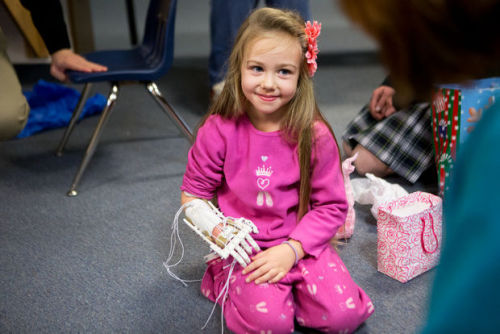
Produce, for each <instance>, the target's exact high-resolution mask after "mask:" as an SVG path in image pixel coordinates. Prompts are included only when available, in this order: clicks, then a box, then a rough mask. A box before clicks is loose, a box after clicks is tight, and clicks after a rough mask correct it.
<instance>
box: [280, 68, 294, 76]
mask: <svg viewBox="0 0 500 334" xmlns="http://www.w3.org/2000/svg"><path fill="white" fill-rule="evenodd" d="M291 73H292V71H290V70H287V69H284V68H283V69H281V70H279V74H281V75H289V74H291Z"/></svg>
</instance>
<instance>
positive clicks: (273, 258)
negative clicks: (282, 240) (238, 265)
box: [243, 240, 304, 284]
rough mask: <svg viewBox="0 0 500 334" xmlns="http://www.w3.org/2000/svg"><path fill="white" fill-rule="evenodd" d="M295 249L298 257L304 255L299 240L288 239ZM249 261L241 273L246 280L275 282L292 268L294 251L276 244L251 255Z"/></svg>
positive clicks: (283, 245) (286, 246) (258, 282)
mask: <svg viewBox="0 0 500 334" xmlns="http://www.w3.org/2000/svg"><path fill="white" fill-rule="evenodd" d="M290 243H292V244H293V245H294V247H295V249H297V252H298V255H299V258H302V257H303V256H304V251H303V249H302V246H301V244H300V242H298V241H295V240H290ZM252 260H253V261H252V263H250V264H249V265H248V266H247V267H246V268H245V269H244V270H243V275H246V274H248V273H250V275H248V277H247V278H246V282H247V283H250V282H252V281H255V284H260V283H266V282H268V283H276V282H278V281H280V280H281V279H282V278H283V277H285V275H286V274H287V273H288V272H289V271H290V269H292V267H293V265H294V263H295V252H294V251H293V249H292V248H291V247H290V246H289V245H286V244H281V245H277V246H274V247H271V248H268V249H266V250H265V251H263V252H260V253H258V254H257V255H255V256H253V257H252Z"/></svg>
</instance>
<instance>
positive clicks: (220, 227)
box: [184, 198, 260, 267]
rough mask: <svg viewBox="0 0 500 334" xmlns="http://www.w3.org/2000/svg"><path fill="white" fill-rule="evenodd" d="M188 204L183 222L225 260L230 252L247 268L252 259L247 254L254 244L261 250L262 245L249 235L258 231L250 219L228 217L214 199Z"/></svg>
mask: <svg viewBox="0 0 500 334" xmlns="http://www.w3.org/2000/svg"><path fill="white" fill-rule="evenodd" d="M185 206H186V209H185V210H184V214H185V217H186V218H184V222H185V223H186V224H187V225H188V226H189V227H190V228H191V229H192V230H193V231H195V232H196V233H197V234H198V235H199V236H200V237H201V238H202V239H203V240H205V241H206V242H207V243H208V244H209V245H210V248H211V249H212V250H213V251H214V252H215V253H217V254H218V255H219V256H220V257H222V258H223V259H227V258H228V257H229V255H231V256H232V257H233V258H234V259H235V260H236V261H238V263H239V264H240V265H241V266H243V267H246V266H247V264H249V263H250V262H251V260H250V257H249V256H248V254H252V252H253V250H252V247H253V249H255V250H256V251H260V247H259V245H257V243H256V242H255V240H253V238H252V237H251V236H250V233H251V232H253V233H258V232H259V231H258V230H257V227H256V226H255V225H254V224H253V223H252V222H251V221H250V220H248V219H245V218H237V219H235V218H231V217H225V216H224V215H223V214H222V213H221V212H220V211H219V210H218V209H217V208H216V207H215V206H214V205H213V204H212V203H211V202H209V201H206V200H202V199H199V198H196V199H193V200H191V201H189V202H188V203H186V204H185Z"/></svg>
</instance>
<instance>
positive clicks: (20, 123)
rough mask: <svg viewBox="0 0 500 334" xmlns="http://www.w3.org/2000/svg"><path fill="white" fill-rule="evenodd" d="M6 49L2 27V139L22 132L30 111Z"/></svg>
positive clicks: (0, 35)
mask: <svg viewBox="0 0 500 334" xmlns="http://www.w3.org/2000/svg"><path fill="white" fill-rule="evenodd" d="M6 50H7V41H6V39H5V35H4V33H3V31H2V28H0V141H3V140H7V139H10V138H13V137H15V136H16V135H17V134H18V133H19V132H21V130H22V129H23V128H24V126H25V125H26V122H27V120H28V114H29V111H30V109H29V105H28V102H27V101H26V98H25V97H24V95H23V93H22V90H21V84H20V83H19V79H18V77H17V74H16V72H15V71H14V67H13V66H12V64H11V62H10V60H9V58H8V56H7V52H6Z"/></svg>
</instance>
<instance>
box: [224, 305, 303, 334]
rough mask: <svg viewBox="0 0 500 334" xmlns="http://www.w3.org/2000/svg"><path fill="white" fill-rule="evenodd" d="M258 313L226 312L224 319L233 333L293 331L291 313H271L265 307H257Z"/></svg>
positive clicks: (250, 311) (246, 310)
mask: <svg viewBox="0 0 500 334" xmlns="http://www.w3.org/2000/svg"><path fill="white" fill-rule="evenodd" d="M255 308H259V309H260V311H257V312H256V311H255V310H252V309H251V307H250V308H248V309H245V310H236V308H233V309H232V310H227V312H225V313H226V315H225V318H226V324H227V327H228V328H229V329H230V330H231V331H233V332H235V333H265V334H268V333H273V334H276V333H291V332H293V329H294V315H293V313H292V312H285V311H278V310H276V311H271V310H269V309H267V308H266V305H257V306H256V307H255Z"/></svg>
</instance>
